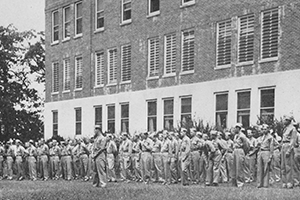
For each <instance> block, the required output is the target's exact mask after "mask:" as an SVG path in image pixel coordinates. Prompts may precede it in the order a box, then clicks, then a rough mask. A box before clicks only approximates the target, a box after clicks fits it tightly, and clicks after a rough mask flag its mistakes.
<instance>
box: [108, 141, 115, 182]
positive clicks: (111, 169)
mask: <svg viewBox="0 0 300 200" xmlns="http://www.w3.org/2000/svg"><path fill="white" fill-rule="evenodd" d="M116 152H117V145H116V143H115V141H114V140H112V139H111V140H110V141H109V142H108V143H107V179H108V180H109V181H116V171H115V155H114V154H115V153H116Z"/></svg>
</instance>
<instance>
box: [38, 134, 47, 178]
mask: <svg viewBox="0 0 300 200" xmlns="http://www.w3.org/2000/svg"><path fill="white" fill-rule="evenodd" d="M39 151H40V159H41V160H40V162H41V163H40V170H41V176H42V178H43V180H44V181H47V180H48V178H49V166H48V163H49V159H48V156H49V147H48V145H47V144H45V140H44V139H41V146H40V150H39Z"/></svg>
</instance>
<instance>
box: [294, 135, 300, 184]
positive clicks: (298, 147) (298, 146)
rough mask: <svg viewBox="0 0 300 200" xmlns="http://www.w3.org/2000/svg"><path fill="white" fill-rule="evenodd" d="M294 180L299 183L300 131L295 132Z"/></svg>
mask: <svg viewBox="0 0 300 200" xmlns="http://www.w3.org/2000/svg"><path fill="white" fill-rule="evenodd" d="M294 153H295V155H294V160H295V161H294V163H295V164H294V172H295V173H294V181H295V185H299V183H300V133H297V138H296V141H295V147H294Z"/></svg>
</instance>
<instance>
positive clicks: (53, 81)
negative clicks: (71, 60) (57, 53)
mask: <svg viewBox="0 0 300 200" xmlns="http://www.w3.org/2000/svg"><path fill="white" fill-rule="evenodd" d="M56 65H57V67H58V69H57V91H55V89H56V88H55V86H56V83H55V77H54V70H55V69H54V68H55V67H56ZM58 93H59V62H53V63H52V94H58Z"/></svg>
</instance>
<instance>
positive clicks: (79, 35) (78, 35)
mask: <svg viewBox="0 0 300 200" xmlns="http://www.w3.org/2000/svg"><path fill="white" fill-rule="evenodd" d="M82 36H83V34H82V33H80V34H77V35H75V36H74V39H78V38H81V37H82Z"/></svg>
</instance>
